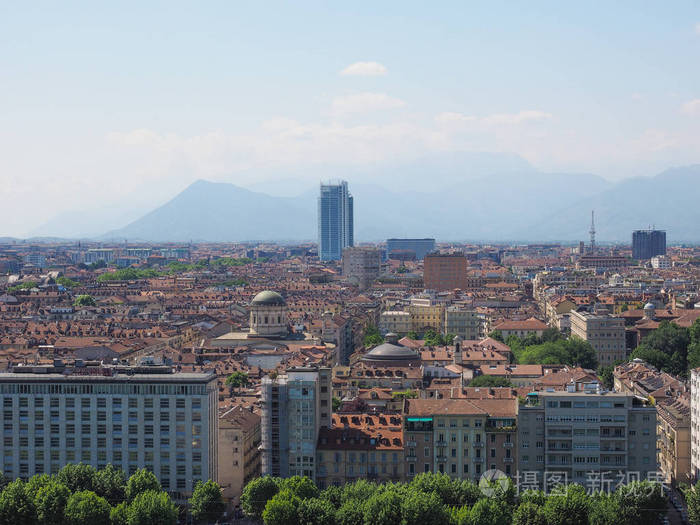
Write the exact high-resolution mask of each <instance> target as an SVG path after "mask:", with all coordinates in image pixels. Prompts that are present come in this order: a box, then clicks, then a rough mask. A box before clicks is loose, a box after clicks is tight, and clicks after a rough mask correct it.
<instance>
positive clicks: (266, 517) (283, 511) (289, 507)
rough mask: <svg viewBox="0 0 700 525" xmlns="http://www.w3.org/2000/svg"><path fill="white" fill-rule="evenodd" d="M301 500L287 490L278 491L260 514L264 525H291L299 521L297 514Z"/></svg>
mask: <svg viewBox="0 0 700 525" xmlns="http://www.w3.org/2000/svg"><path fill="white" fill-rule="evenodd" d="M300 503H301V500H300V499H299V498H298V497H297V496H295V495H294V493H293V492H292V491H291V490H289V489H284V490H281V491H279V492H278V493H277V494H275V495H274V496H273V498H272V499H271V500H270V501H268V502H267V505H265V510H264V511H263V513H262V518H263V522H264V523H265V525H292V524H296V523H298V521H299V514H298V512H297V510H298V508H299V505H300Z"/></svg>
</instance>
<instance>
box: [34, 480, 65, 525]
mask: <svg viewBox="0 0 700 525" xmlns="http://www.w3.org/2000/svg"><path fill="white" fill-rule="evenodd" d="M70 495H71V494H70V490H69V489H68V487H66V486H65V485H64V484H63V483H61V482H59V481H56V480H53V479H52V480H50V481H49V482H48V483H47V484H45V485H44V486H42V487H41V488H39V490H37V492H36V494H35V495H34V506H35V508H36V516H37V519H38V521H39V523H41V524H44V525H61V524H62V523H63V522H64V513H65V509H66V505H67V504H68V499H69V498H70Z"/></svg>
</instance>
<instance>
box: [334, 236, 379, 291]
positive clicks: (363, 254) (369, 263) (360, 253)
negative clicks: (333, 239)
mask: <svg viewBox="0 0 700 525" xmlns="http://www.w3.org/2000/svg"><path fill="white" fill-rule="evenodd" d="M342 265H343V277H344V278H345V279H347V280H349V281H350V282H352V283H354V284H357V286H358V287H359V288H360V290H364V289H365V288H368V287H369V285H370V284H372V281H374V280H375V279H376V278H377V277H379V275H380V274H381V272H382V251H381V250H380V249H379V248H370V247H366V246H350V247H348V248H345V249H344V250H343V261H342Z"/></svg>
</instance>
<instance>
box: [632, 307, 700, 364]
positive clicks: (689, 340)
mask: <svg viewBox="0 0 700 525" xmlns="http://www.w3.org/2000/svg"><path fill="white" fill-rule="evenodd" d="M631 357H632V358H633V359H634V358H640V359H643V360H644V361H646V362H647V363H649V364H650V365H653V366H655V367H656V368H658V369H659V370H663V371H665V372H668V373H670V374H673V375H676V376H680V377H688V370H691V369H693V368H696V367H698V366H700V319H698V320H696V321H695V322H694V323H693V325H692V326H691V327H690V328H684V327H682V326H678V325H677V324H675V323H672V322H669V321H661V323H659V327H658V328H657V329H656V330H654V331H653V332H651V333H650V334H649V335H648V336H646V337H645V338H644V339H643V340H642V342H641V343H640V344H639V346H638V347H637V348H636V349H635V350H634V352H632V356H631Z"/></svg>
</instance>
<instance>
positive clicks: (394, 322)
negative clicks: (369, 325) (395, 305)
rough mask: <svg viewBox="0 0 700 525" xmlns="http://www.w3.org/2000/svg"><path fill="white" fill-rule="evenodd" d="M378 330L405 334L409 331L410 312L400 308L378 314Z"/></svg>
mask: <svg viewBox="0 0 700 525" xmlns="http://www.w3.org/2000/svg"><path fill="white" fill-rule="evenodd" d="M379 331H380V332H381V333H382V334H388V333H395V334H398V335H402V336H403V335H406V334H407V333H408V332H410V331H411V314H410V313H408V312H404V311H402V310H390V311H387V312H382V313H381V314H380V315H379Z"/></svg>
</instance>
